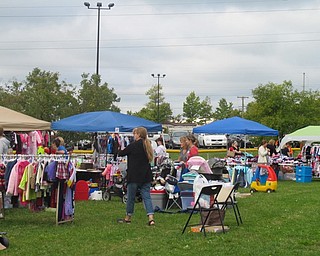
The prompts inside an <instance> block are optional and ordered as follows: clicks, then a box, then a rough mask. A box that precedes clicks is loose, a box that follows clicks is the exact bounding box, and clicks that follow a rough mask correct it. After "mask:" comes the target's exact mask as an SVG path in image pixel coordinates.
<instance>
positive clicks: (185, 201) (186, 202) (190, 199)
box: [180, 191, 194, 210]
mask: <svg viewBox="0 0 320 256" xmlns="http://www.w3.org/2000/svg"><path fill="white" fill-rule="evenodd" d="M180 198H181V206H182V209H183V210H185V209H187V208H188V207H193V204H192V203H194V193H193V191H181V192H180Z"/></svg>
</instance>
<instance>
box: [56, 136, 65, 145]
mask: <svg viewBox="0 0 320 256" xmlns="http://www.w3.org/2000/svg"><path fill="white" fill-rule="evenodd" d="M57 138H58V139H59V140H60V145H61V146H63V145H64V139H63V138H62V137H57Z"/></svg>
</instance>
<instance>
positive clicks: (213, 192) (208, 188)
mask: <svg viewBox="0 0 320 256" xmlns="http://www.w3.org/2000/svg"><path fill="white" fill-rule="evenodd" d="M221 188H222V185H217V184H208V185H205V186H204V187H203V188H202V189H201V191H200V193H199V196H198V198H197V200H196V202H195V204H194V206H193V207H192V208H188V210H191V213H190V215H189V218H188V220H187V222H186V224H185V225H184V228H183V230H182V234H183V233H184V232H185V230H186V228H187V227H188V226H196V225H199V223H197V224H189V222H190V220H191V217H192V215H193V214H194V213H196V212H199V213H200V216H201V218H200V219H201V223H200V224H201V228H200V232H202V231H203V234H204V236H206V229H205V224H206V222H207V220H208V217H209V215H210V212H212V211H218V214H219V220H220V223H221V226H222V231H223V233H224V232H225V230H224V225H223V217H222V214H221V212H220V208H219V205H218V201H217V197H218V195H219V192H220V190H221ZM202 196H209V197H210V200H212V202H211V203H210V207H209V208H205V207H202V206H201V204H200V203H199V200H200V198H201V197H202ZM202 213H207V215H206V217H204V215H203V214H202Z"/></svg>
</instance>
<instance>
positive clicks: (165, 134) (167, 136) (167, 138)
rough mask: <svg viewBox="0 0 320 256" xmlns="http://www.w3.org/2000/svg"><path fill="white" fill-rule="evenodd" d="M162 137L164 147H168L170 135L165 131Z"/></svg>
mask: <svg viewBox="0 0 320 256" xmlns="http://www.w3.org/2000/svg"><path fill="white" fill-rule="evenodd" d="M162 137H163V139H164V144H165V146H166V148H169V146H170V135H169V134H167V133H163V134H162Z"/></svg>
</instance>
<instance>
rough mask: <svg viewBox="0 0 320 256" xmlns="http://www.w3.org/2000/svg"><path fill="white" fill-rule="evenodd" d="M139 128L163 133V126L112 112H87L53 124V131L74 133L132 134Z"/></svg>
mask: <svg viewBox="0 0 320 256" xmlns="http://www.w3.org/2000/svg"><path fill="white" fill-rule="evenodd" d="M138 126H143V127H145V128H146V129H147V130H148V132H158V131H162V125H161V124H158V123H155V122H152V121H149V120H146V119H143V118H140V117H136V116H131V115H126V114H122V113H119V112H112V111H96V112H86V113H82V114H78V115H74V116H70V117H66V118H64V119H61V120H60V121H56V122H52V124H51V129H52V130H57V131H74V132H132V130H133V129H134V128H136V127H138Z"/></svg>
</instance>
